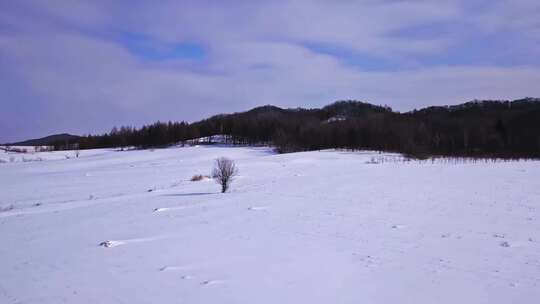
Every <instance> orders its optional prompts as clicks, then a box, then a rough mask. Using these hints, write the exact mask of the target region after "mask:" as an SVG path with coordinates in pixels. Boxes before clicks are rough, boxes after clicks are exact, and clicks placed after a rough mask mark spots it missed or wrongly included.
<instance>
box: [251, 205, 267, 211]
mask: <svg viewBox="0 0 540 304" xmlns="http://www.w3.org/2000/svg"><path fill="white" fill-rule="evenodd" d="M248 210H250V211H266V210H268V207H267V206H259V207H249V208H248Z"/></svg>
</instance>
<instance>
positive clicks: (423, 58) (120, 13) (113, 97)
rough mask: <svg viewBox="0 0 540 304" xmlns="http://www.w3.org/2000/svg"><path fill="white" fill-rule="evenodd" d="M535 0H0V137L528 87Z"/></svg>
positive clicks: (413, 103) (535, 73)
mask: <svg viewBox="0 0 540 304" xmlns="http://www.w3.org/2000/svg"><path fill="white" fill-rule="evenodd" d="M538 20H540V1H537V0H514V1H510V0H507V1H501V0H486V1H481V0H472V1H471V0H470V1H465V0H463V1H462V0H441V1H385V0H382V1H375V0H366V1H345V0H343V1H342V0H338V1H99V0H98V1H95V0H94V1H90V0H88V1H26V0H3V1H1V2H0V67H1V68H0V109H1V110H0V142H5V141H15V140H20V139H25V138H30V137H40V136H44V135H48V134H51V133H58V132H70V133H77V134H85V133H96V132H104V131H108V130H110V129H111V128H112V127H113V126H115V125H134V126H139V125H141V124H144V123H150V122H153V121H156V120H162V121H163V120H187V121H194V120H198V119H200V118H203V117H206V116H209V115H212V114H216V113H221V112H234V111H241V110H246V109H249V108H251V107H255V106H259V105H263V104H273V105H277V106H282V107H298V106H302V107H319V106H322V105H325V104H328V103H330V102H332V101H334V100H338V99H358V100H362V101H367V102H371V103H375V104H387V105H389V106H391V107H392V108H394V109H396V110H400V111H404V110H411V109H414V108H420V107H424V106H427V105H441V104H455V103H461V102H465V101H468V100H471V99H475V98H477V99H513V98H521V97H526V96H540V85H539V83H540V21H538Z"/></svg>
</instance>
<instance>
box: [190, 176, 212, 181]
mask: <svg viewBox="0 0 540 304" xmlns="http://www.w3.org/2000/svg"><path fill="white" fill-rule="evenodd" d="M205 178H210V177H209V176H205V175H202V174H195V175H193V176H192V177H191V179H190V180H191V181H192V182H198V181H202V180H203V179H205Z"/></svg>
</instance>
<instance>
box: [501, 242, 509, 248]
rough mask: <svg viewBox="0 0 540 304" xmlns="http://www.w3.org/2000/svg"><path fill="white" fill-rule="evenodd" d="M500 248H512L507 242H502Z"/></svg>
mask: <svg viewBox="0 0 540 304" xmlns="http://www.w3.org/2000/svg"><path fill="white" fill-rule="evenodd" d="M499 246H501V247H510V243H508V242H506V241H504V242H500V243H499Z"/></svg>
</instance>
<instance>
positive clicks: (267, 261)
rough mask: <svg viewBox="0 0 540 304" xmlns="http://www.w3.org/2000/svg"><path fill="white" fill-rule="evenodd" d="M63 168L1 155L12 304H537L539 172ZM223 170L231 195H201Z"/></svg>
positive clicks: (534, 166) (342, 161) (89, 157)
mask: <svg viewBox="0 0 540 304" xmlns="http://www.w3.org/2000/svg"><path fill="white" fill-rule="evenodd" d="M66 154H67V155H68V156H72V155H73V152H39V153H35V154H32V156H31V157H32V158H35V159H37V158H40V160H37V161H18V160H14V161H12V162H10V160H9V157H10V156H11V155H9V153H4V152H3V151H0V159H3V160H4V162H2V163H1V164H0V185H1V191H0V240H1V242H2V245H1V246H0V303H2V304H4V303H5V304H7V303H51V304H53V303H54V304H57V303H129V304H133V303H272V304H275V303H430V304H432V303H452V304H455V303H475V304H477V303H486V304H487V303H489V304H493V303H531V304H532V303H539V302H538V301H540V300H539V299H540V162H533V161H529V162H497V163H484V162H478V163H458V164H455V163H445V162H441V161H437V162H435V163H431V162H424V163H419V162H415V161H411V162H400V161H389V160H391V159H394V158H399V156H397V155H380V154H376V153H371V152H357V153H350V152H340V151H323V152H307V153H294V154H285V155H276V154H273V153H272V152H271V151H270V150H269V149H267V148H231V147H215V146H214V147H209V146H206V147H189V148H171V149H156V150H154V151H151V150H142V151H124V152H119V151H113V150H90V151H81V155H80V157H79V158H75V157H69V158H68V157H66ZM219 156H226V157H229V158H232V159H234V160H235V161H236V163H237V166H238V168H239V170H240V175H239V176H238V177H237V179H236V180H235V181H234V182H233V184H232V187H231V192H230V193H226V194H221V193H219V185H217V184H216V183H214V182H213V181H211V180H203V181H198V182H191V181H189V180H190V178H191V177H192V176H193V175H195V174H209V172H210V170H211V168H212V164H213V160H214V159H215V158H216V157H219ZM17 157H22V156H17ZM27 157H29V156H27ZM380 159H386V161H385V162H384V163H378V162H379V160H380ZM21 160H22V159H21ZM372 160H375V161H372ZM373 162H375V163H373ZM102 242H106V244H107V245H108V246H107V247H106V246H100V243H102Z"/></svg>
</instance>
